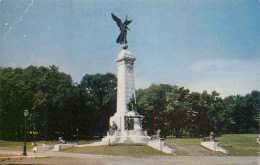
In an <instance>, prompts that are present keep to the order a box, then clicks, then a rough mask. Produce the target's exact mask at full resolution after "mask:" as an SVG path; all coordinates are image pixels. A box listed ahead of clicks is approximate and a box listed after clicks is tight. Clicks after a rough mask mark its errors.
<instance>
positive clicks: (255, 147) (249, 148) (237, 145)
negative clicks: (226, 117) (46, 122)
mask: <svg viewBox="0 0 260 165" xmlns="http://www.w3.org/2000/svg"><path fill="white" fill-rule="evenodd" d="M258 137H260V136H259V135H258V134H226V135H222V136H220V137H216V140H218V141H219V142H220V143H221V144H232V147H223V148H225V149H227V150H228V151H229V152H230V155H232V156H259V155H260V154H259V153H260V145H259V144H257V143H256V138H258ZM166 140H167V142H168V143H183V144H187V145H200V142H201V141H202V138H170V137H169V138H167V139H166ZM96 141H100V140H80V141H79V144H88V143H92V142H96ZM37 143H45V144H57V141H37ZM67 143H75V141H73V142H70V141H68V142H67ZM31 144H32V142H27V150H31V149H32V148H33V146H32V145H31ZM0 150H13V151H21V152H22V151H23V142H13V141H2V140H0ZM64 152H74V153H86V154H99V155H128V156H140V157H141V156H154V155H168V154H164V153H162V152H159V151H157V150H154V149H153V148H150V147H147V146H98V147H92V146H91V147H90V146H89V147H82V148H70V149H67V150H64Z"/></svg>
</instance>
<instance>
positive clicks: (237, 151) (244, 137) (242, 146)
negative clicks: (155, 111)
mask: <svg viewBox="0 0 260 165" xmlns="http://www.w3.org/2000/svg"><path fill="white" fill-rule="evenodd" d="M259 137H260V136H259V135H258V134H226V135H222V136H219V137H216V140H218V141H219V142H220V143H221V144H232V147H223V148H225V149H227V150H228V151H229V152H230V155H232V156H258V155H260V154H259V153H260V145H259V144H258V143H256V138H259ZM166 140H167V142H168V143H183V144H192V145H200V142H201V141H202V138H167V139H166Z"/></svg>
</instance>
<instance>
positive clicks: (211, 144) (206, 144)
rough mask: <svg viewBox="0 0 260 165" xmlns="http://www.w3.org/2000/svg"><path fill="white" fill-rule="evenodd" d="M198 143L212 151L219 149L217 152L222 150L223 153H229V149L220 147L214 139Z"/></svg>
mask: <svg viewBox="0 0 260 165" xmlns="http://www.w3.org/2000/svg"><path fill="white" fill-rule="evenodd" d="M200 145H201V146H203V147H205V148H208V149H210V150H212V151H219V152H222V153H224V154H229V151H228V150H226V149H224V148H221V147H220V143H219V142H216V141H207V142H201V143H200Z"/></svg>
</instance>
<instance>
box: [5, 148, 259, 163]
mask: <svg viewBox="0 0 260 165" xmlns="http://www.w3.org/2000/svg"><path fill="white" fill-rule="evenodd" d="M0 153H5V154H21V152H20V151H19V152H18V151H4V150H0ZM35 157H38V158H35ZM259 160H260V159H259V157H257V156H239V157H238V156H156V157H131V156H110V155H90V154H76V153H63V152H46V153H33V152H28V157H27V158H23V159H9V160H6V161H4V162H1V161H0V164H65V165H66V164H71V165H73V164H75V165H76V164H77V165H78V164H79V165H81V164H90V165H91V164H95V165H110V164H111V165H132V164H134V165H145V164H149V165H168V164H171V165H172V164H174V165H179V164H180V165H183V164H184V165H236V164H238V165H260V164H259Z"/></svg>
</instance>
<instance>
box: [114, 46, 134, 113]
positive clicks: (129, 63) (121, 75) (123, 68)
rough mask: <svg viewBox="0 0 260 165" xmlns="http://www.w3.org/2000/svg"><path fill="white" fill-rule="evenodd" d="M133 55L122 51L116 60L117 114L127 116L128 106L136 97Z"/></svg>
mask: <svg viewBox="0 0 260 165" xmlns="http://www.w3.org/2000/svg"><path fill="white" fill-rule="evenodd" d="M135 60H136V58H134V57H133V55H132V53H131V52H130V51H128V50H125V49H124V50H122V51H121V52H120V53H119V55H118V58H117V59H116V62H117V67H118V74H117V77H118V80H117V83H118V84H117V109H116V110H117V114H118V115H125V114H127V112H128V107H127V104H128V103H129V101H130V98H132V97H133V95H134V96H135V82H134V81H135V80H134V61H135Z"/></svg>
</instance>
